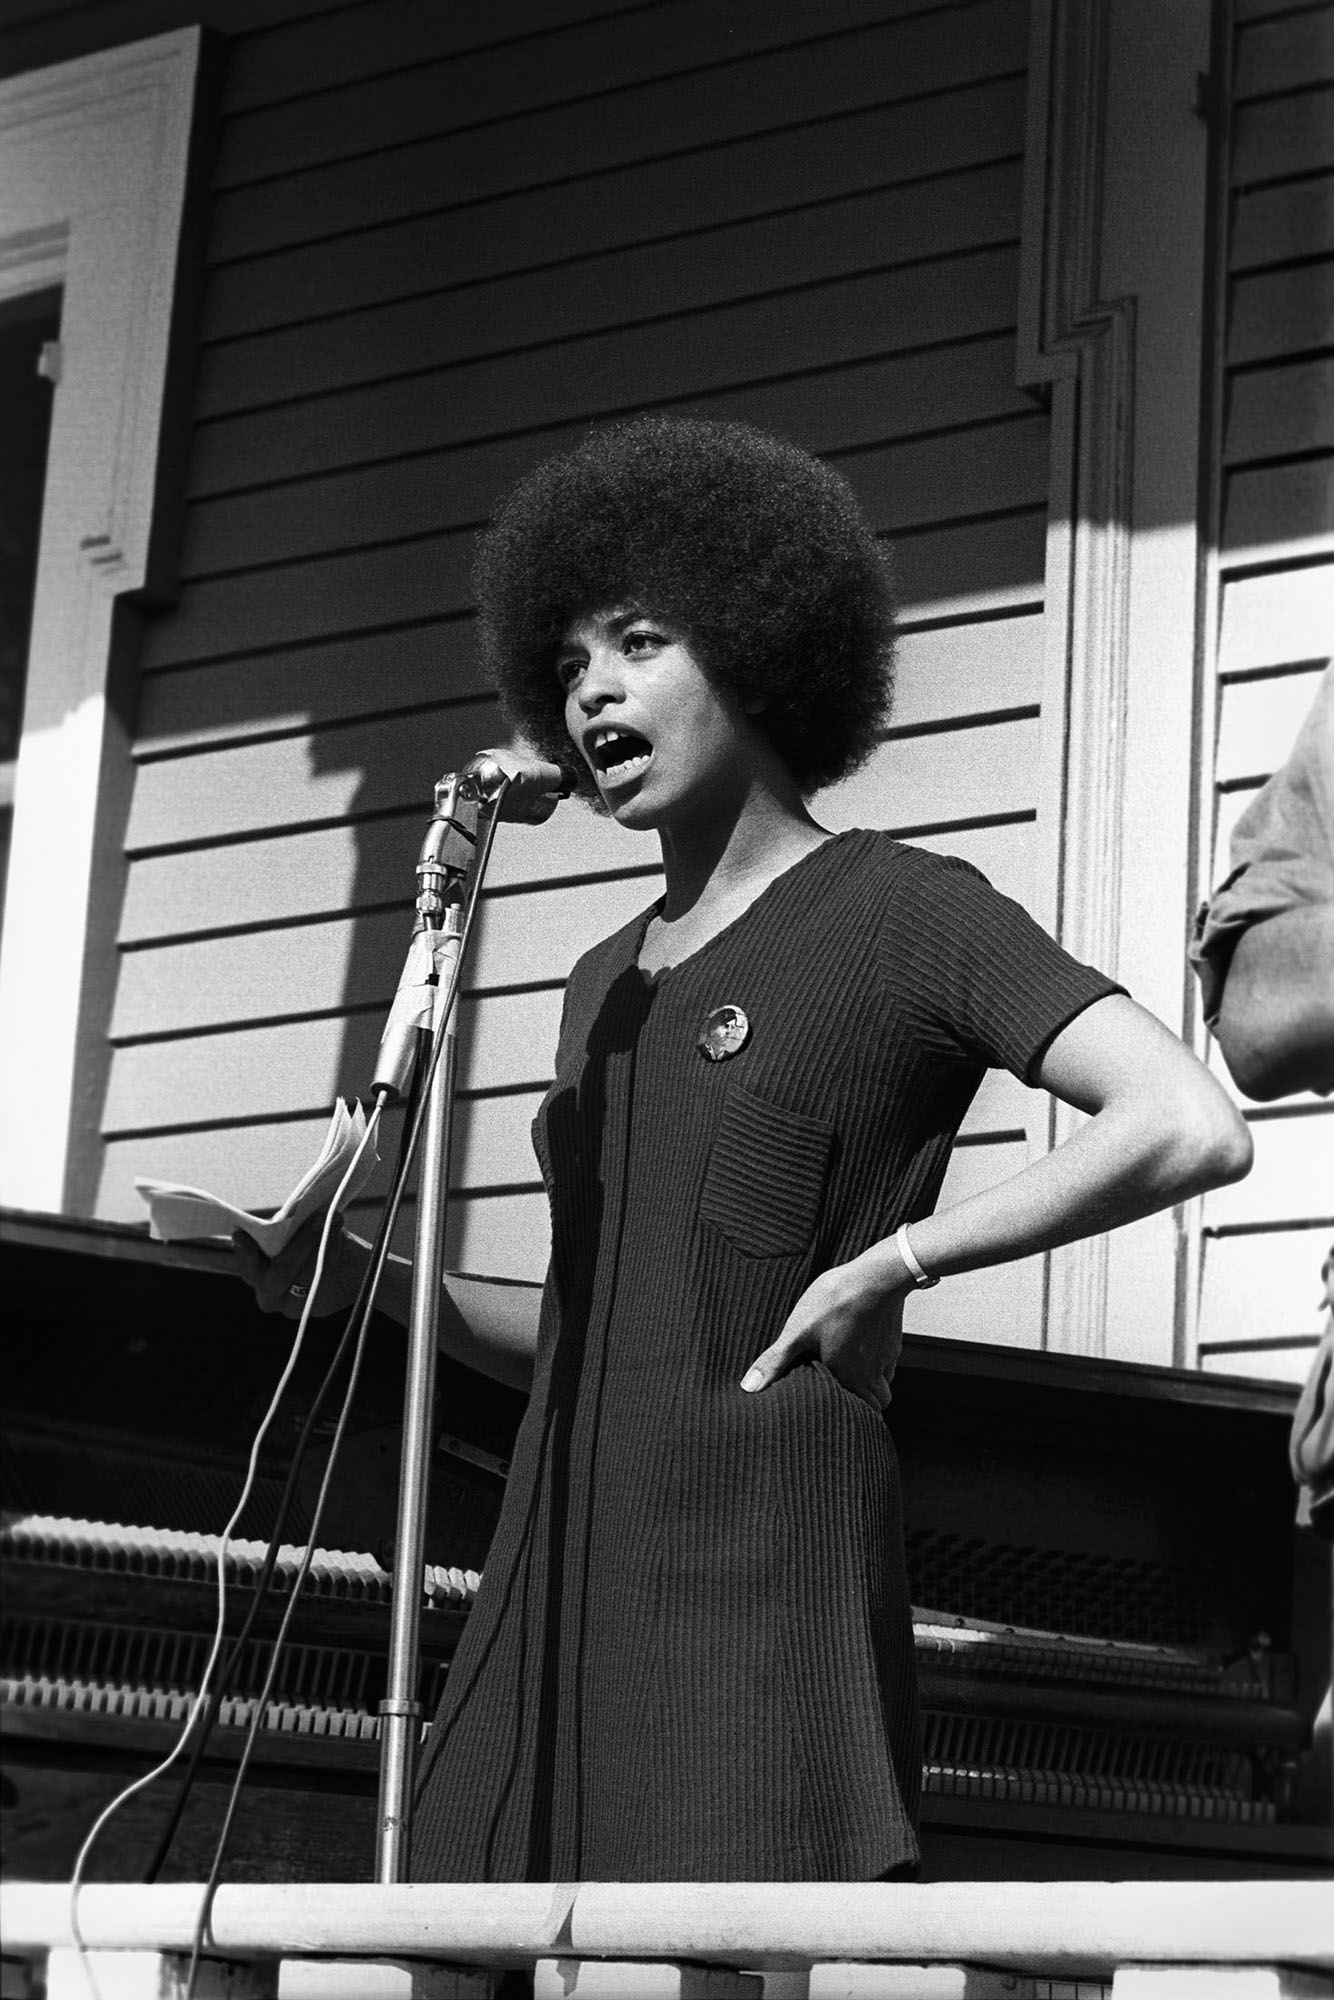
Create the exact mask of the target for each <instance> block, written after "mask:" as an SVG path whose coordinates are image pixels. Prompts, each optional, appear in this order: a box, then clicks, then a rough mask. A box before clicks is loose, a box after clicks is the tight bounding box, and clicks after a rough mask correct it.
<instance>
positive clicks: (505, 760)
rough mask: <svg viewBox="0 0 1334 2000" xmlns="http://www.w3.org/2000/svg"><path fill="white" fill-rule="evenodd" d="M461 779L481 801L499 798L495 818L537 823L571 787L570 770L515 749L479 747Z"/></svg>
mask: <svg viewBox="0 0 1334 2000" xmlns="http://www.w3.org/2000/svg"><path fill="white" fill-rule="evenodd" d="M463 777H464V780H465V781H466V782H467V784H468V785H469V786H470V788H472V789H473V790H475V792H476V795H477V797H478V798H480V799H482V800H483V801H485V802H488V803H489V802H492V801H494V800H496V799H497V798H498V799H499V805H498V807H497V811H496V817H497V819H502V820H508V821H510V822H512V823H515V824H518V825H522V826H540V825H541V824H542V822H543V821H544V820H548V819H550V817H551V815H552V813H553V812H555V810H556V807H557V806H558V805H559V804H560V801H561V800H562V799H568V798H569V796H570V794H571V792H572V791H573V790H574V785H575V780H574V776H573V773H572V772H570V771H569V770H567V769H566V768H565V767H564V766H563V765H560V764H549V763H547V762H546V760H545V759H544V758H540V757H533V756H531V755H527V754H524V753H521V752H519V751H517V750H479V751H478V753H477V755H476V756H475V757H472V758H470V759H469V761H468V763H467V765H466V766H465V768H464V771H463Z"/></svg>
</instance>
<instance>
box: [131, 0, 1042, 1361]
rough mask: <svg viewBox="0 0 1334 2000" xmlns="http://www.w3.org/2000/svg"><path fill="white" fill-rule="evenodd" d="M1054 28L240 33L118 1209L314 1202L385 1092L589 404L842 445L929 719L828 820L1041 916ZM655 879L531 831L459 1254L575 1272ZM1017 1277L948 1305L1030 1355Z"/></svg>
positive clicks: (673, 19)
mask: <svg viewBox="0 0 1334 2000" xmlns="http://www.w3.org/2000/svg"><path fill="white" fill-rule="evenodd" d="M252 14H253V6H252ZM488 22H489V23H490V24H491V25H490V26H489V27H488V25H487V23H488ZM1026 36H1027V23H1026V17H1025V8H1024V6H1023V5H1022V4H1020V0H937V4H934V5H933V4H923V0H841V4H840V6H839V7H838V8H837V9H836V10H832V11H831V10H829V9H828V8H824V7H821V6H819V5H817V4H816V0H788V4H785V5H784V6H782V7H774V6H772V5H771V4H768V0H735V4H730V5H729V6H728V7H727V8H725V9H719V8H717V7H716V6H713V5H712V4H709V0H655V4H649V5H640V6H635V7H630V6H625V5H622V6H619V7H617V6H611V5H608V4H606V0H602V4H590V5H588V6H585V7H575V6H574V5H561V6H553V7H547V8H543V7H541V6H538V5H537V4H536V0H531V4H527V5H523V6H518V7H515V8H509V7H507V8H506V9H505V10H504V12H503V14H502V15H500V16H499V17H497V16H496V15H495V14H494V10H461V9H456V8H434V7H432V8H424V7H421V6H420V5H418V4H409V0H398V4H390V3H389V0H379V4H365V5H354V6H350V7H343V8H340V9H337V10H332V11H330V12H329V13H328V14H327V15H325V16H323V17H321V16H319V15H317V14H308V13H306V12H305V11H304V10H302V9H301V8H299V7H298V6H297V5H296V4H295V0H293V5H292V7H290V8H289V9H288V10H287V11H286V13H283V12H282V10H281V9H279V8H278V7H277V6H276V5H275V8H274V11H273V13H272V15H271V16H270V18H269V20H268V22H267V24H264V23H263V22H261V21H258V20H255V19H252V18H247V20H246V21H245V22H243V23H242V24H241V26H240V29H239V32H238V33H237V34H236V36H235V38H234V45H233V48H232V53H231V63H230V70H229V83H228V96H227V102H226V106H225V116H224V120H223V131H222V138H221V143H220V150H219V154H218V161H217V171H216V177H215V188H214V196H213V203H212V210H211V216H210V222H209V236H208V259H209V280H208V289H207V296H206V300H205V308H204V324H203V337H202V345H201V351H200V365H199V372H198V377H197V384H196V392H195V411H194V415H195V423H194V432H193V445H192V451H191V455H190V462H189V470H188V477H187V502H186V510H185V518H184V521H183V524H182V583H181V589H180V594H179V599H178V601H176V602H175V603H173V604H172V605H169V606H166V607H163V608H161V609H159V610H158V611H157V612H155V613H154V614H153V615H151V617H150V618H149V619H148V621H147V625H146V633H145V641H144V652H143V668H144V671H143V681H142V689H141V697H140V706H139V715H138V730H137V746H136V759H137V774H136V784H135V791H134V797H133V802H132V807H131V811H130V815H129V824H128V832H127V836H126V846H127V859H128V882H127V888H126V894H125V899H124V906H123V911H122V914H121V924H120V934H119V967H118V976H117V981H116V991H115V999H114V1009H113V1012H112V1018H111V1029H110V1032H111V1037H112V1044H113V1056H112V1066H111V1076H110V1083H109V1087H108V1091H107V1096H106V1101H105V1106H104V1113H103V1137H104V1171H103V1176H102V1187H101V1197H100V1204H99V1206H100V1212H101V1213H103V1214H104V1215H107V1216H112V1217H117V1218H120V1217H127V1218H136V1217H138V1216H139V1215H141V1213H142V1209H141V1208H140V1206H139V1204H138V1203H137V1200H136V1197H135V1196H134V1193H133V1185H132V1184H133V1180H134V1177H135V1175H136V1174H143V1173H149V1174H155V1175H179V1176H181V1177H183V1178H185V1179H187V1180H191V1181H195V1182H199V1181H203V1182H205V1183H212V1182H213V1181H216V1182H217V1184H218V1186H219V1189H220V1191H225V1192H228V1193H230V1194H232V1195H233V1196H234V1197H235V1198H237V1199H239V1200H242V1201H243V1202H246V1203H248V1204H254V1205H261V1204H265V1203H269V1202H274V1201H277V1200H279V1199H281V1197H282V1196H283V1194H284V1193H285V1192H286V1190H287V1188H288V1186H289V1185H290V1183H291V1181H292V1179H293V1178H294V1177H295V1175H296V1174H297V1173H298V1172H299V1171H300V1170H301V1168H302V1167H303V1165H304V1164H305V1162H306V1160H307V1158H308V1156H309V1155H310V1153H311V1152H312V1151H313V1149H314V1147H315V1145H316V1143H317V1141H318V1135H319V1132H320V1129H321V1125H322V1123H323V1120H324V1118H325V1117H326V1116H327V1108H328V1105H329V1102H330V1100H331V1099H332V1098H333V1097H334V1096H335V1095H336V1094H337V1093H339V1092H343V1093H349V1094H355V1093H359V1092H361V1091H362V1090H364V1088H365V1087H366V1084H367V1081H368V1078H369V1075H370V1067H371V1063H372V1061H373V1058H374V1051H375V1047H376V1044H377V1041H378V1037H379V1031H380V1026H381V1022H382V1018H383V1013H384V1009H385V1007H386V1005H387V1002H388V999H389V995H390V993H391V990H392V988H393V986H394V983H395V981H396V978H397V974H398V968H399V965H400V962H401V958H402V953H403V949H404V943H405V936H406V924H405V914H404V912H405V907H406V905H407V902H408V900H409V898H410V895H411V891H412V866H413V862H414V859H415V856H416V851H417V847H418V845H419V842H420V837H421V830H422V825H423V822H424V819H425V816H426V814H427V812H428V810H429V801H430V796H431V786H432V784H433V782H434V780H435V779H436V778H437V777H438V776H439V775H440V773H441V772H442V771H443V770H446V769H449V768H453V767H456V766H457V765H458V764H459V763H460V762H462V761H463V760H464V759H465V758H466V757H467V756H468V755H469V754H470V753H471V752H472V751H473V750H475V749H477V748H479V747H480V746H482V745H484V744H486V743H488V742H490V741H494V740H496V738H497V737H498V735H499V734H500V733H501V731H502V727H503V725H502V723H501V722H500V720H499V717H498V712H497V710H496V707H495V704H494V701H493V699H492V697H491V696H490V694H489V692H488V691H487V690H486V688H485V687H484V686H483V684H482V681H481V677H480V674H479V671H478V667H477V662H476V657H475V652H474V647H473V643H472V633H471V612H470V603H469V581H468V572H469V565H470V561H471V556H472V549H473V545H474V538H475V535H476V531H477V528H478V526H479V525H480V524H481V523H482V522H483V521H484V520H485V519H486V517H487V515H488V513H489V511H490V509H491V507H492V506H493V504H494V502H495V500H496V498H497V496H498V495H499V494H500V493H501V492H503V491H504V490H505V489H506V488H507V487H508V486H509V485H510V484H511V483H512V482H513V481H514V479H516V478H517V477H518V476H520V475H521V474H522V473H523V472H524V471H525V470H527V469H528V468H529V467H530V466H531V465H532V464H533V463H534V462H535V460H536V459H538V458H539V457H541V456H542V455H543V454H544V453H546V452H548V451H551V450H553V449H557V448H559V447H561V446H563V445H567V444H568V443H570V442H571V441H573V440H574V439H576V438H577V437H579V436H580V435H581V434H582V433H583V431H584V430H585V429H586V427H587V425H588V423H589V421H590V420H593V419H597V418H604V417H611V416H614V415H616V414H618V413H622V412H626V411H630V410H635V409H639V408H644V407H652V408H673V409H681V410H690V411H694V412H701V413H704V414H709V415H716V416H728V417H742V418H748V419H750V420H753V421H755V422H757V423H760V424H764V425H768V426H770V427H772V428H775V429H778V430H780V431H782V432H784V433H785V434H787V435H789V436H791V437H793V438H795V439H796V440H797V441H798V442H800V443H802V444H804V445H806V446H807V447H808V448H810V449H812V450H815V451H818V452H821V453H824V454H826V455H828V456H829V457H830V458H831V459H832V460H833V461H834V462H835V463H836V464H838V465H839V467H840V468H841V469H842V470H843V471H844V473H845V474H846V476H847V477H848V478H849V479H850V481H851V482H852V484H853V486H854V487H855V489H856V491H857V492H858V494H859V496H860V498H861V500H862V502H863V504H864V506H865V507H866V509H867V511H868V513H869V515H870V516H871V518H872V520H873V521H874V523H875V525H876V528H877V530H878V531H879V532H880V533H882V534H883V535H885V536H886V537H887V538H892V540H893V543H894V546H895V552H896V568H897V574H898V578H899V584H900V591H901V597H902V604H903V614H904V634H903V639H902V645H901V652H900V664H899V698H898V707H897V711H896V715H895V719H894V726H893V728H892V730H891V731H890V733H889V735H888V736H887V738H886V740H885V741H884V743H883V744H882V745H881V747H880V749H879V750H878V752H877V754H876V756H875V757H874V759H873V760H872V762H871V764H870V765H869V766H868V768H867V769H866V770H865V771H864V772H862V773H861V774H859V775H858V777H857V778H856V779H855V780H853V781H851V782H850V783H849V784H847V785H845V786H843V787H840V788H839V789H838V790H836V791H834V792H831V793H830V794H829V795H828V796H827V798H826V799H825V801H824V814H825V817H826V818H827V820H828V822H829V824H831V825H835V826H844V825H851V824H857V823H860V824H870V825H879V826H887V827H892V828H894V829H896V830H898V831H900V832H903V833H906V834H910V835H911V836H912V837H914V838H920V839H921V840H922V842H923V844H924V845H926V846H929V847H932V848H936V849H939V850H946V851H954V852H959V853H963V854H965V855H966V856H967V857H968V858H969V859H970V860H973V861H975V862H976V863H977V864H978V865H979V866H981V867H983V868H984V869H985V870H986V871H987V872H988V873H989V874H990V875H991V876H992V878H993V879H994V880H995V881H996V883H997V885H998V886H999V887H1001V888H1003V889H1005V890H1006V891H1007V892H1009V893H1011V894H1014V895H1017V896H1020V897H1024V896H1027V895H1028V894H1030V893H1031V890H1032V884H1033V876H1032V869H1033V865H1034V862H1033V856H1034V852H1035V847H1034V826H1035V821H1036V817H1037V813H1038V808H1039V800H1038V798H1037V795H1036V789H1035V786H1036V776H1035V773H1036V770H1037V766H1038V755H1037V740H1036V737H1037V729H1038V704H1039V693H1040V682H1041V674H1042V651H1043V634H1042V579H1043V573H1044V560H1045V535H1046V508H1047V476H1048V473H1047V464H1048V424H1047V418H1046V414H1045V412H1044V411H1043V410H1042V409H1041V408H1040V407H1039V406H1038V405H1037V404H1036V403H1035V401H1034V399H1033V398H1032V397H1031V396H1029V395H1027V394H1025V393H1023V392H1021V391H1019V390H1018V389H1016V387H1015V362H1014V324H1015V317H1016V301H1017V282H1018V281H1017V259H1018V232H1019V208H1020V175H1021V167H1022V150H1023V135H1024V124H1023V121H1024V63H1025V58H1026ZM658 887H659V877H658V873H657V853H656V848H654V847H651V846H647V845H645V844H644V843H643V842H639V841H636V840H635V839H634V838H633V837H632V836H629V835H626V834H624V833H622V832H621V831H620V829H619V828H617V827H616V826H614V825H613V824H611V823H610V822H608V821H606V820H605V819H600V818H598V817H596V816H595V815H593V814H590V813H588V812H586V811H585V810H583V809H582V808H578V807H574V806H567V807H564V808H562V809H561V810H560V812H558V814H557V815H556V818H555V820H554V821H553V822H552V823H551V824H550V825H549V826H548V827H546V828H542V829H526V828H508V827H507V828H503V829H501V833H500V836H499V838H498V840H497V845H496V852H495V860H494V864H493V872H492V875H491V877H490V882H489V886H488V892H487V895H486V898H485V902H484V907H483V914H482V921H481V928H480V934H479V939H478V949H477V955H476V958H475V960H474V961H473V963H472V966H471V969H470V972H469V976H468V989H469V991H468V998H467V1000H466V1002H465V1005H464V1009H463V1034H464V1045H463V1085H464V1091H463V1099H462V1107H461V1111H460V1121H459V1138H458V1149H457V1156H456V1160H455V1166H454V1174H453V1179H454V1181H455V1183H456V1185H457V1190H458V1192H459V1194H460V1197H461V1199H460V1201H459V1202H458V1204H457V1208H456V1211H455V1218H454V1222H453V1224H452V1228H453V1232H454V1240H453V1242H452V1244H451V1253H450V1254H451V1255H452V1256H453V1257H454V1258H455V1260H456V1261H459V1262H461V1263H463V1264H465V1265H467V1266H469V1267H470V1268H473V1269H493V1270H496V1271H501V1272H513V1273H515V1274H519V1275H528V1276H539V1275H540V1274H541V1271H542V1268H543V1264H544V1261H545V1227H546V1224H545V1207H544V1203H543V1200H542V1197H541V1194H540V1191H539V1190H538V1187H537V1175H536V1169H535V1166H534V1162H533V1158H532V1154H531V1149H530V1146H529V1140H528V1127H529V1124H530V1121H531V1118H532V1114H533V1110H534V1108H535V1106H536V1103H537V1101H538V1099H539V1097H540V1094H541V1091H542V1090H543V1088H544V1087H545V1084H546V1081H547V1078H548V1076H549V1074H550V1064H551V1056H552V1050H553V1043H554V1037H555V1030H556V1025H557V1022H558V1018H559V1007H560V993H561V987H562V983H563V981H564V978H565V976H566V973H567V972H568V969H569V966H570V964H571V962H572V960H573V959H574V957H575V956H576V955H577V953H578V952H579V951H581V950H582V949H584V947H585V946H586V945H588V944H590V943H591V942H593V940H594V939H595V938H597V937H599V936H601V935H603V934H605V933H606V932H607V931H608V930H609V929H610V928H612V927H613V926H614V925H615V924H617V923H619V922H621V921H623V920H624V918H625V917H627V916H628V915H629V914H631V913H632V912H633V911H635V910H637V909H639V908H642V907H643V905H644V904H645V903H646V902H648V901H649V900H651V899H652V897H653V896H654V895H655V894H656V893H657V892H658ZM1025 1099H1026V1093H1024V1092H1023V1091H1022V1089H1021V1088H1020V1087H1019V1086H1018V1085H1016V1084H1014V1083H1013V1081H1012V1080H1010V1079H1004V1078H1003V1079H999V1080H996V1081H994V1082H992V1083H989V1084H988V1086H987V1088H986V1089H985V1090H984V1091H983V1092H982V1094H981V1095H980V1096H979V1099H978V1101H977V1104H976V1105H975V1106H974V1108H973V1111H972V1112H971V1113H970V1117H969V1121H968V1125H967V1128H966V1133H965V1144H964V1145H963V1146H962V1147H961V1149H960V1152H959V1156H958V1160H957V1162H956V1165H955V1167H954V1168H953V1169H952V1170H951V1171H952V1174H953V1176H954V1178H955V1180H956V1181H958V1182H959V1184H960V1185H961V1186H962V1185H963V1184H965V1183H966V1184H968V1185H973V1184H980V1183H979V1179H978V1177H979V1176H981V1178H982V1179H983V1180H985V1179H986V1178H987V1177H992V1178H995V1177H997V1176H999V1175H1000V1174H1002V1173H1005V1172H1009V1171H1012V1170H1013V1168H1014V1165H1015V1164H1016V1163H1017V1161H1018V1160H1019V1159H1020V1158H1021V1157H1022V1155H1023V1150H1024V1140H1023V1127H1024V1105H1025ZM1004 1282H1005V1285H1006V1287H1007V1288H1008V1289H1006V1291H1005V1294H1004V1299H1003V1300H1002V1301H1000V1307H1001V1309H1000V1310H999V1311H998V1310H997V1304H998V1297H997V1294H996V1291H995V1287H994V1283H993V1284H990V1285H989V1286H988V1288H987V1291H986V1296H985V1297H984V1296H983V1291H982V1288H980V1287H979V1288H978V1293H977V1297H976V1299H975V1300H974V1299H973V1298H972V1296H971V1294H967V1293H966V1288H953V1289H952V1293H951V1297H952V1300H953V1304H952V1306H951V1308H950V1309H949V1310H946V1309H945V1308H944V1307H942V1306H941V1305H940V1304H939V1302H938V1301H937V1300H936V1299H933V1300H931V1301H925V1300H924V1301H922V1302H921V1303H920V1305H919V1306H917V1307H916V1310H917V1311H918V1313H919V1321H920V1324H921V1325H922V1326H923V1327H926V1328H932V1329H935V1330H939V1331H945V1330H950V1331H956V1332H962V1333H966V1334H968V1335H969V1336H970V1337H975V1338H984V1337H987V1334H986V1331H985V1326H992V1327H995V1328H996V1329H997V1330H998V1333H999V1332H1000V1331H1003V1332H1004V1335H1005V1337H1006V1338H1018V1339H1030V1338H1031V1339H1033V1340H1036V1339H1037V1338H1038V1333H1039V1283H1038V1276H1037V1273H1036V1270H1035V1269H1034V1268H1029V1267H1014V1269H1013V1270H1012V1271H1009V1272H1007V1274H1006V1276H1005V1280H1004ZM940 1296H941V1297H943V1293H942V1294H941V1295H940ZM975 1308H976V1310H975ZM960 1317H961V1318H962V1321H963V1322H966V1323H960ZM984 1321H985V1326H984V1324H983V1322H984ZM914 1323H915V1324H916V1323H919V1322H918V1321H915V1322H914Z"/></svg>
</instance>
